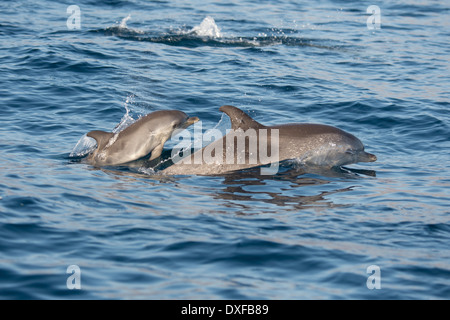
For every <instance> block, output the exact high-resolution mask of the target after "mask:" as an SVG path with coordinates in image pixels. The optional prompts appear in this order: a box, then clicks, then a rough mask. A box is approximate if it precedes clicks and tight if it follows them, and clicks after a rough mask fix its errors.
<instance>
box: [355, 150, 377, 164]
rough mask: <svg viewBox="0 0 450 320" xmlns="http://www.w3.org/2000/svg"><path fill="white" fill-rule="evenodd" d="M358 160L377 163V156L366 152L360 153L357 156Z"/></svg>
mask: <svg viewBox="0 0 450 320" xmlns="http://www.w3.org/2000/svg"><path fill="white" fill-rule="evenodd" d="M358 160H359V161H360V162H375V161H377V156H376V155H374V154H371V153H368V152H361V153H360V154H358Z"/></svg>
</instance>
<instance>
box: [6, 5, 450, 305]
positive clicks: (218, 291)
mask: <svg viewBox="0 0 450 320" xmlns="http://www.w3.org/2000/svg"><path fill="white" fill-rule="evenodd" d="M71 5H76V6H78V9H79V11H77V10H75V9H73V7H72V9H71V10H69V11H68V10H67V9H68V7H69V6H71ZM371 5H377V6H378V7H379V9H380V10H379V12H378V13H379V14H378V13H376V12H375V13H373V12H372V13H371V11H369V13H367V8H368V7H369V6H371ZM449 11H450V3H449V2H448V1H428V2H424V1H417V0H401V1H395V2H390V1H385V0H381V1H377V2H376V3H374V2H372V1H339V0H320V1H315V2H313V1H288V0H276V1H270V2H269V1H252V0H243V1H198V0H194V1H189V2H188V1H181V0H173V1H163V0H162V1H144V0H130V1H125V0H100V1H93V0H76V1H72V0H70V1H43V0H32V1H30V0H26V1H25V0H18V1H10V0H3V1H1V2H0V104H1V108H0V299H450V246H449V244H450V162H449V150H450V68H449V67H450V62H449V61H450V41H449V40H450V24H449V19H448V18H449ZM77 12H78V13H79V15H77ZM78 18H79V19H78ZM378 18H379V20H378ZM368 21H369V24H368V23H367V22H368ZM372 22H373V23H372ZM225 104H229V105H235V106H237V107H239V108H241V109H243V110H244V111H245V112H247V113H249V114H250V115H251V116H252V117H254V118H255V119H256V120H257V121H259V122H261V123H263V124H266V125H275V124H282V123H292V122H310V123H323V124H328V125H332V126H336V127H339V128H341V129H344V130H346V131H348V132H350V133H352V134H354V135H355V136H357V137H358V138H359V139H361V141H362V142H363V143H364V144H365V146H366V150H367V151H368V152H370V153H374V154H376V155H377V157H378V161H377V162H374V163H363V164H354V165H349V166H347V167H346V168H337V169H335V170H328V171H323V172H321V171H318V172H305V171H303V170H300V168H298V167H296V166H293V165H289V164H288V165H284V164H283V165H282V166H281V168H280V170H279V172H278V173H277V174H276V175H269V176H261V175H259V174H255V173H254V172H251V171H243V172H237V173H233V174H228V175H219V176H196V175H191V176H190V175H186V176H164V175H162V174H154V172H151V170H148V169H146V168H143V167H139V166H131V167H128V166H118V167H108V168H96V167H93V166H91V165H89V164H88V163H86V162H85V161H83V160H82V159H81V158H82V157H81V156H78V157H77V156H76V155H75V156H74V150H75V151H76V150H77V148H76V146H77V143H78V142H79V141H83V136H84V135H85V134H86V133H87V132H89V131H92V130H104V131H112V130H113V129H114V128H115V127H116V126H117V125H118V124H119V123H123V121H124V120H127V119H128V120H129V119H137V118H138V117H139V116H141V115H144V114H147V113H150V112H152V111H156V110H171V109H176V110H181V111H184V112H186V113H187V114H189V115H190V116H198V117H199V118H200V119H201V120H202V125H203V129H204V130H207V129H210V128H214V127H217V126H222V125H224V124H226V116H225V117H223V118H222V113H221V112H220V111H219V107H220V106H222V105H225ZM188 130H190V132H193V130H192V128H190V129H188ZM173 145H174V144H173V142H169V143H168V144H167V145H166V150H165V154H167V153H170V149H171V147H173ZM71 265H76V266H78V267H79V270H80V272H81V274H80V273H76V274H72V273H71V272H69V273H67V269H68V267H69V266H71ZM370 266H375V269H373V268H370ZM372 270H375V271H372ZM78 275H81V277H79V278H76V277H74V276H78ZM71 277H73V278H71ZM72 280H73V282H71V281H72ZM76 282H78V283H79V284H81V289H76V288H75V289H73V288H71V286H70V284H71V283H76ZM371 284H377V285H379V286H378V287H375V288H373V286H371Z"/></svg>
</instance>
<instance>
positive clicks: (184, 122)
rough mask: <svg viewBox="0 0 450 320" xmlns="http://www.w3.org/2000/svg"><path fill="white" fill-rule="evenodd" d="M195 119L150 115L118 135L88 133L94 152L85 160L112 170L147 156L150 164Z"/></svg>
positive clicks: (179, 114) (181, 115)
mask: <svg viewBox="0 0 450 320" xmlns="http://www.w3.org/2000/svg"><path fill="white" fill-rule="evenodd" d="M198 120H199V119H198V118H197V117H192V118H190V117H189V116H188V115H187V114H186V113H184V112H181V111H177V110H164V111H155V112H152V113H150V114H148V115H146V116H144V117H142V118H140V119H139V120H137V121H136V122H134V123H133V124H132V125H130V126H129V127H127V128H126V129H124V130H123V131H121V132H118V133H112V132H104V131H91V132H89V133H88V134H87V136H88V137H91V138H94V139H95V140H96V141H97V149H96V150H94V152H93V153H91V154H90V155H89V156H88V157H87V160H88V162H89V163H91V164H92V165H95V166H114V165H119V164H124V163H127V162H130V161H134V160H137V159H140V158H142V157H144V156H146V155H148V154H149V153H150V152H151V153H152V155H151V157H150V160H153V159H155V158H157V157H159V156H160V155H161V152H162V150H163V147H164V143H165V142H166V141H167V140H168V139H169V138H170V137H171V135H172V133H173V132H174V131H175V130H177V129H186V128H187V127H188V126H190V125H191V124H194V123H196V122H197V121H198Z"/></svg>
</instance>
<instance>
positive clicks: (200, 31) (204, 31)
mask: <svg viewBox="0 0 450 320" xmlns="http://www.w3.org/2000/svg"><path fill="white" fill-rule="evenodd" d="M189 33H191V34H192V33H193V34H196V35H197V36H200V37H211V38H221V37H222V34H221V32H220V28H219V27H218V26H217V24H216V22H215V21H214V19H213V18H212V17H209V16H208V17H206V18H205V19H203V21H202V23H201V24H200V25H199V26H195V27H194V28H192V30H191V31H190V32H189Z"/></svg>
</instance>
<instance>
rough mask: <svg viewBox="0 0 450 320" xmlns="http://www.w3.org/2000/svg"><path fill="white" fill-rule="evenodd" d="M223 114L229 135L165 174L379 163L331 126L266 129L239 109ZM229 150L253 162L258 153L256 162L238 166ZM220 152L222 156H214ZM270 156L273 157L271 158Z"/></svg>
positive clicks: (228, 108)
mask: <svg viewBox="0 0 450 320" xmlns="http://www.w3.org/2000/svg"><path fill="white" fill-rule="evenodd" d="M220 111H222V112H224V113H226V114H227V115H228V116H229V117H230V120H231V126H232V130H231V131H230V133H228V134H227V135H225V136H224V137H222V138H221V139H218V140H216V141H214V142H213V143H211V144H210V145H208V146H206V147H205V148H203V149H201V150H199V151H197V152H195V153H194V154H192V155H190V156H188V157H186V158H184V159H183V161H179V162H176V163H175V164H174V165H172V166H170V167H168V168H167V169H165V170H163V173H165V174H171V175H183V174H199V175H212V174H222V173H227V172H232V171H237V170H242V169H246V168H251V167H256V166H260V165H267V164H271V163H274V162H277V163H278V162H279V161H283V160H288V159H299V160H300V161H301V162H302V163H304V164H311V165H314V166H322V167H328V168H331V167H337V166H342V165H347V164H351V163H357V162H373V161H376V159H377V158H376V156H375V155H373V154H370V153H367V152H365V151H364V145H363V144H362V143H361V141H360V140H359V139H358V138H356V137H355V136H353V135H351V134H350V133H347V132H345V131H343V130H341V129H338V128H335V127H332V126H327V125H321V124H308V123H305V124H284V125H276V126H264V125H262V124H260V123H258V122H257V121H255V120H254V119H252V118H251V117H250V116H248V115H247V114H246V113H244V112H243V111H242V110H240V109H238V108H236V107H233V106H222V107H221V108H220ZM249 132H252V133H256V136H257V139H255V140H253V142H252V141H251V138H250V136H251V135H249V134H248V133H249ZM275 133H277V134H278V139H273V137H274V134H275ZM271 137H272V138H271ZM239 139H241V140H242V139H244V141H245V140H247V141H245V144H242V143H241V145H239V143H231V144H228V143H229V142H230V140H231V141H235V140H239ZM247 142H248V143H247ZM252 143H253V146H252ZM264 145H267V147H266V149H267V150H266V151H265V152H266V154H264V153H261V147H262V146H264ZM230 149H232V150H233V149H234V150H233V151H234V155H237V156H238V155H239V154H241V155H243V158H245V159H247V158H248V159H250V156H251V155H253V156H254V154H255V152H256V153H257V154H258V157H257V160H256V162H255V161H253V162H252V163H250V161H247V162H245V163H242V162H241V163H237V161H236V160H237V156H236V157H234V160H235V161H234V162H233V161H231V162H230V161H227V152H230ZM217 152H219V153H221V155H219V156H217V155H216V154H214V153H217ZM274 153H277V157H276V158H274V157H272V156H273V155H274ZM211 154H212V155H214V157H215V158H214V159H215V160H213V161H211V160H208V159H211V157H209V158H208V157H205V155H207V156H210V155H211ZM268 154H272V156H271V157H268V156H267V155H268ZM253 158H254V157H253ZM198 159H200V160H198ZM218 160H219V161H218ZM277 168H278V167H277ZM274 173H276V172H274Z"/></svg>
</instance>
